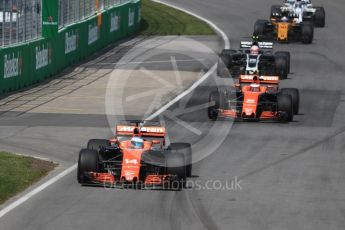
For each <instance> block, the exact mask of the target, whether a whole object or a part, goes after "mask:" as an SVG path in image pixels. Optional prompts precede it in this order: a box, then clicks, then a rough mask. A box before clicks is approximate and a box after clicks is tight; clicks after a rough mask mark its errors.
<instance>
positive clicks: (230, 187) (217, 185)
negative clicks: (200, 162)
mask: <svg viewBox="0 0 345 230" xmlns="http://www.w3.org/2000/svg"><path fill="white" fill-rule="evenodd" d="M103 187H104V189H105V190H113V189H124V188H131V189H153V190H157V189H158V190H173V191H175V190H180V189H182V188H183V189H184V190H192V191H228V192H240V191H242V190H243V181H242V180H240V179H239V178H238V177H234V178H231V179H227V180H219V179H215V180H213V179H212V180H211V179H209V180H185V181H183V180H182V181H172V182H171V183H164V184H143V183H140V182H129V183H126V184H119V183H115V182H114V183H104V184H103Z"/></svg>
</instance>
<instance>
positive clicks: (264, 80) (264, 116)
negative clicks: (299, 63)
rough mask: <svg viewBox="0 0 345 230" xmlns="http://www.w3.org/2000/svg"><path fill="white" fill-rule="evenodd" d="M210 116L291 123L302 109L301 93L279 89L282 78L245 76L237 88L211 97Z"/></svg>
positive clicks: (222, 90) (213, 117)
mask: <svg viewBox="0 0 345 230" xmlns="http://www.w3.org/2000/svg"><path fill="white" fill-rule="evenodd" d="M209 105H210V106H209V108H208V117H209V118H210V119H212V120H216V119H217V118H234V119H242V120H273V121H282V122H290V121H292V120H293V116H294V114H298V110H299V91H298V90H297V89H294V88H287V89H281V90H279V77H278V76H260V77H259V76H256V75H241V76H240V79H239V83H238V84H236V85H235V86H234V87H233V88H225V89H218V90H217V91H213V92H211V93H210V95H209Z"/></svg>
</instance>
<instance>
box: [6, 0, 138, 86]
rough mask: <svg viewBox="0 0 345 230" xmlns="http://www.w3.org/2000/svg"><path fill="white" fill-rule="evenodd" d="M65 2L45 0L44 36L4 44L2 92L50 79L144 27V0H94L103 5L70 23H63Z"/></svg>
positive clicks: (42, 29)
mask: <svg viewBox="0 0 345 230" xmlns="http://www.w3.org/2000/svg"><path fill="white" fill-rule="evenodd" d="M62 2H65V0H42V13H41V14H42V17H41V18H42V20H41V21H42V23H41V31H42V32H41V33H42V37H41V38H38V39H35V40H30V41H29V42H24V43H19V44H15V45H11V46H6V47H0V76H1V78H0V93H5V92H9V91H13V90H17V89H20V88H22V87H26V86H29V85H31V84H34V83H37V82H40V81H41V80H44V79H46V78H49V77H51V76H53V75H55V74H57V73H58V72H60V71H61V70H62V69H63V68H65V67H66V66H68V65H70V64H72V63H74V62H77V61H79V60H82V59H84V58H86V57H88V56H90V55H91V54H92V53H94V52H96V51H98V50H99V49H101V48H102V47H105V46H106V45H107V44H109V43H112V42H114V41H117V40H119V39H122V38H125V37H127V36H129V35H130V34H133V33H135V32H136V31H137V30H138V29H139V27H140V20H141V2H140V0H131V1H128V0H126V1H123V0H122V1H115V0H113V1H112V0H103V1H101V0H98V1H97V0H93V2H96V3H97V4H101V3H102V5H97V4H96V6H102V8H99V9H98V10H96V11H94V13H92V14H90V15H89V16H86V14H85V16H84V19H80V20H79V19H78V20H77V21H76V20H73V22H72V21H68V20H67V21H66V22H68V23H66V24H60V17H59V15H61V13H60V10H57V9H60V8H59V5H60V4H61V3H62ZM69 2H70V3H72V2H74V0H69ZM84 2H88V1H87V0H86V1H84ZM112 3H114V4H112ZM96 9H97V8H96ZM61 25H63V26H61Z"/></svg>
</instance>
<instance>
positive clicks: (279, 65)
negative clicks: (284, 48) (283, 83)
mask: <svg viewBox="0 0 345 230" xmlns="http://www.w3.org/2000/svg"><path fill="white" fill-rule="evenodd" d="M275 68H276V73H277V75H278V76H279V78H280V79H282V80H283V79H286V78H287V77H288V60H287V59H286V57H282V56H277V57H276V58H275Z"/></svg>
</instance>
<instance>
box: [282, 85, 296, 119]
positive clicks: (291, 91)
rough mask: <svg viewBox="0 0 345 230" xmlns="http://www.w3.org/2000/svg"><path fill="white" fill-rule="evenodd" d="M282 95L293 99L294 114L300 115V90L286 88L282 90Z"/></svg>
mask: <svg viewBox="0 0 345 230" xmlns="http://www.w3.org/2000/svg"><path fill="white" fill-rule="evenodd" d="M280 92H281V94H286V95H290V96H291V99H292V106H293V113H294V114H295V115H297V114H298V113H299V104H300V95H299V91H298V89H295V88H285V89H281V91H280Z"/></svg>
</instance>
